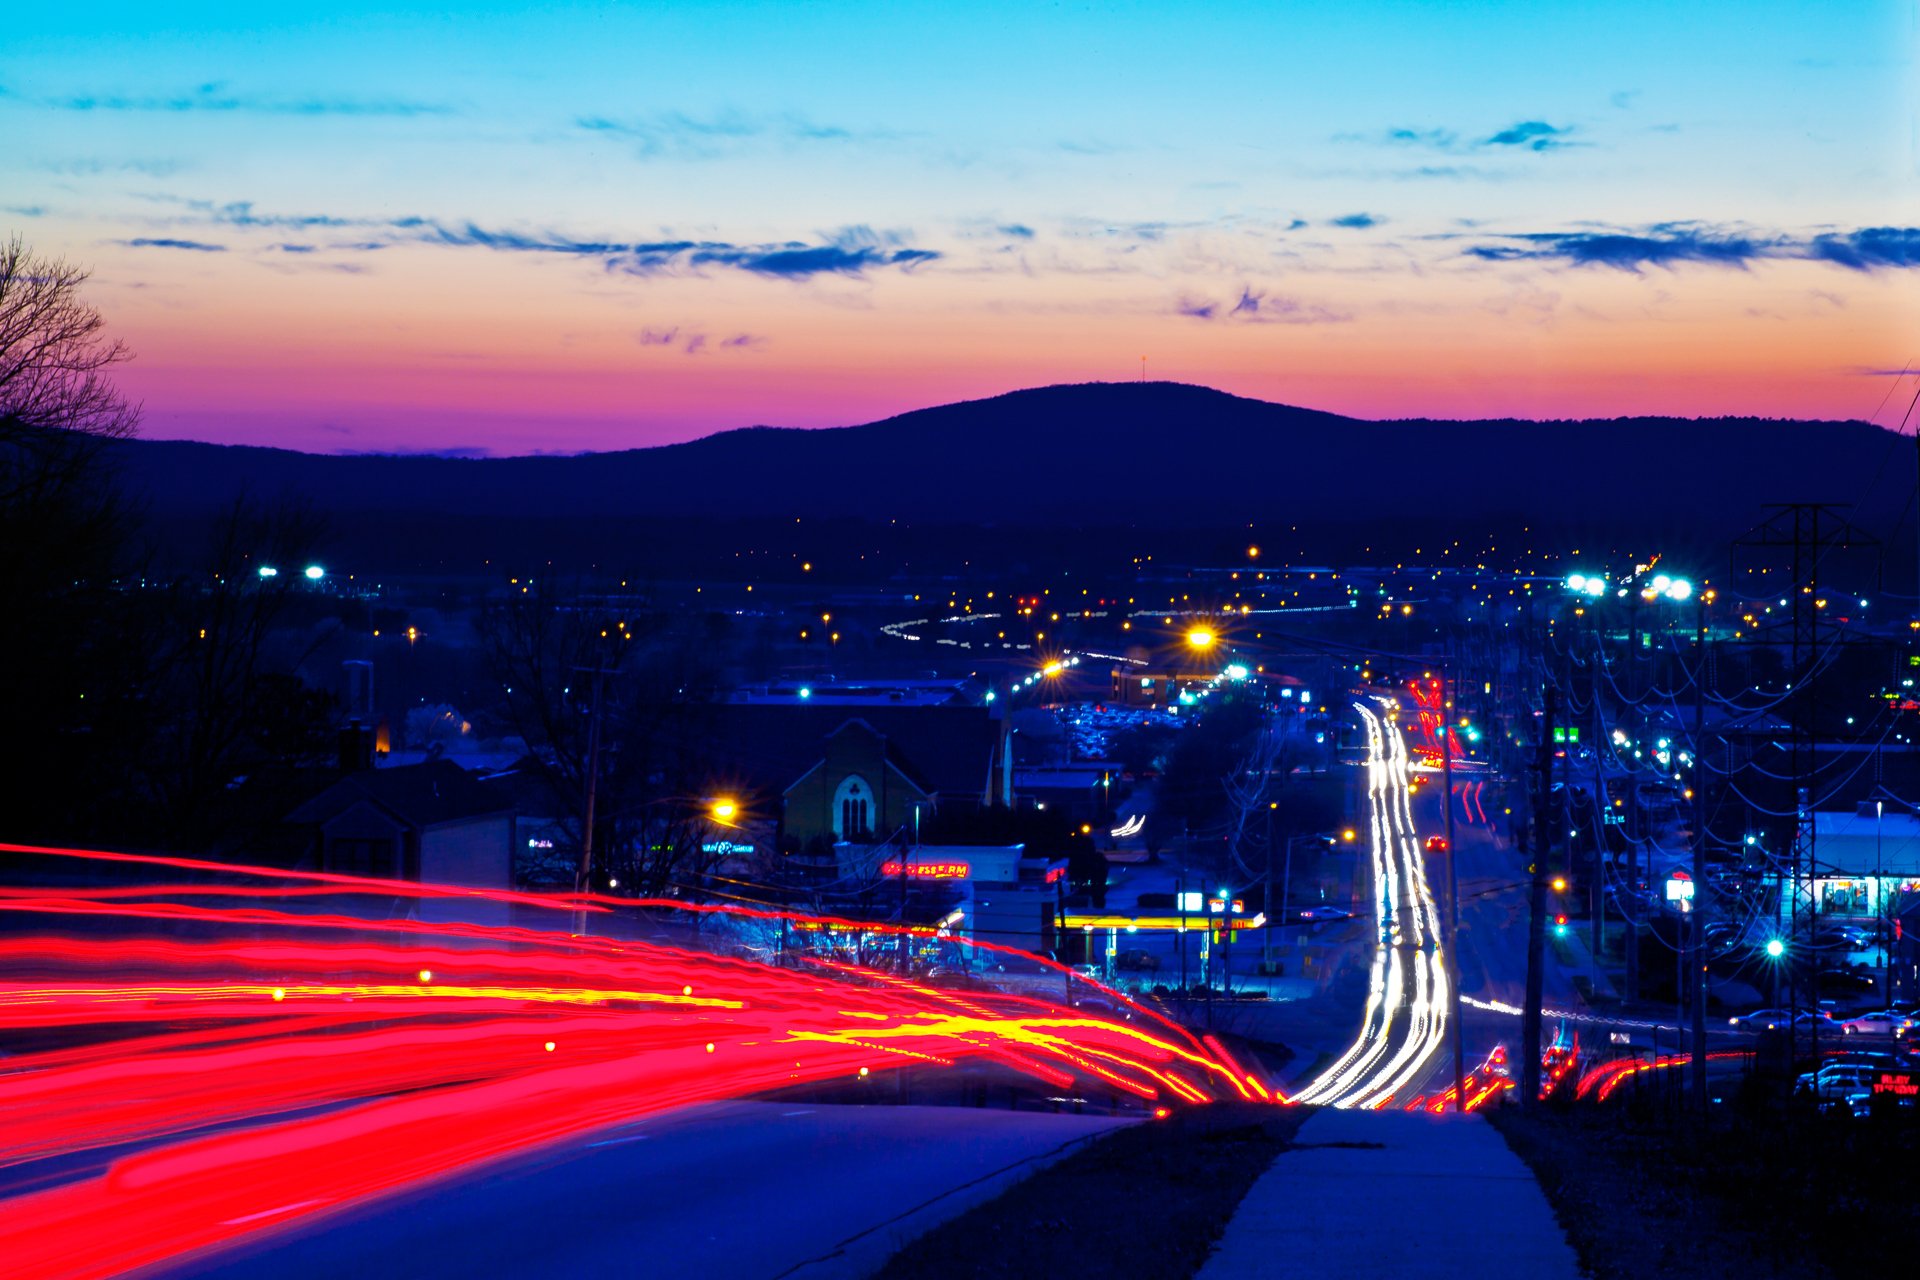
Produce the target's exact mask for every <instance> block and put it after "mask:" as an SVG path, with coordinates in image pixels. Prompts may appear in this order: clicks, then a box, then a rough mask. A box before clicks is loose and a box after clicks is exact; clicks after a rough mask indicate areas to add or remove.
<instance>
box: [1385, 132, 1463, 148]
mask: <svg viewBox="0 0 1920 1280" xmlns="http://www.w3.org/2000/svg"><path fill="white" fill-rule="evenodd" d="M1384 141H1386V142H1389V143H1392V144H1393V145H1395V146H1403V147H1404V146H1419V147H1433V148H1435V149H1436V150H1439V151H1451V150H1452V149H1453V148H1454V147H1455V146H1456V145H1457V144H1458V143H1459V141H1460V135H1459V134H1457V133H1455V132H1454V131H1453V130H1451V129H1404V128H1403V129H1389V130H1387V132H1386V137H1385V139H1384Z"/></svg>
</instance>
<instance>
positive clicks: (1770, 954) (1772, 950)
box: [1767, 938, 1787, 960]
mask: <svg viewBox="0 0 1920 1280" xmlns="http://www.w3.org/2000/svg"><path fill="white" fill-rule="evenodd" d="M1785 954H1787V944H1786V943H1784V942H1782V941H1780V939H1778V938H1769V939H1767V958H1768V959H1770V960H1778V959H1779V958H1780V957H1781V956H1783V955H1785Z"/></svg>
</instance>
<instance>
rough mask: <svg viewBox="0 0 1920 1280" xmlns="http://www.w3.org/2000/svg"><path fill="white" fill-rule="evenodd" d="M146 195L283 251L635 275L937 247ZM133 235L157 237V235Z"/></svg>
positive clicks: (833, 269) (879, 264) (850, 268)
mask: <svg viewBox="0 0 1920 1280" xmlns="http://www.w3.org/2000/svg"><path fill="white" fill-rule="evenodd" d="M143 198H145V199H148V200H151V201H154V202H156V203H160V204H164V205H171V206H174V207H176V208H181V209H185V210H187V211H188V213H189V214H190V215H191V216H190V217H187V218H183V219H177V220H176V222H180V223H188V224H192V223H198V224H201V225H205V224H213V225H218V226H228V227H238V228H243V229H247V230H261V229H266V230H280V231H289V230H291V231H300V232H306V233H308V235H307V236H303V237H302V238H301V240H300V241H298V242H297V243H299V244H301V245H303V246H306V247H304V248H288V247H287V246H286V245H284V244H281V245H276V246H275V248H277V249H279V250H280V251H281V252H292V253H302V252H372V251H375V250H379V249H384V248H388V247H390V246H394V245H401V244H423V245H431V246H436V247H440V248H454V249H489V250H492V251H494V252H497V253H536V254H553V255H556V256H560V257H574V258H597V259H599V260H600V261H601V263H602V265H603V266H604V267H605V268H606V269H607V270H608V271H614V272H619V273H622V274H626V275H635V276H654V275H668V274H698V273H699V272H701V271H702V270H704V269H709V268H720V269H732V270H737V271H744V272H747V273H749V274H752V275H757V276H763V277H768V278H772V279H782V280H808V279H812V278H813V277H815V276H822V275H838V276H860V275H864V274H866V273H867V272H868V271H871V270H878V269H896V270H900V271H912V270H914V269H915V268H918V267H922V266H925V265H926V264H927V263H930V262H935V261H938V260H939V259H940V258H941V256H942V255H941V253H940V252H939V251H938V250H934V249H925V248H920V247H918V246H915V245H910V244H907V243H905V240H904V236H903V235H902V234H900V233H898V232H881V231H875V230H873V229H872V228H870V227H864V226H855V227H845V228H842V229H841V230H839V231H838V232H835V233H833V234H832V235H829V236H824V237H821V238H820V239H819V240H816V241H806V240H782V241H774V242H766V243H750V244H742V243H737V242H734V241H729V240H693V239H658V240H637V241H636V240H610V239H599V238H582V237H579V236H573V235H568V234H566V233H563V232H559V231H552V230H515V229H510V228H490V227H483V226H481V225H480V224H478V223H476V222H472V221H441V220H440V219H437V218H424V217H418V216H408V217H399V218H366V217H345V216H340V215H335V214H319V213H311V214H284V213H263V212H260V211H258V210H256V209H255V207H254V205H253V202H252V201H248V200H233V201H226V202H215V201H210V200H189V199H183V198H181V197H178V196H171V195H149V196H145V197H143ZM328 230H337V231H353V232H356V233H357V234H356V235H354V237H353V238H352V239H350V240H340V241H336V242H334V243H330V244H329V243H319V242H318V238H317V237H312V233H314V232H325V231H328ZM134 243H139V244H156V245H157V244H160V243H162V242H161V241H158V240H155V241H136V242H134ZM182 243H184V242H182Z"/></svg>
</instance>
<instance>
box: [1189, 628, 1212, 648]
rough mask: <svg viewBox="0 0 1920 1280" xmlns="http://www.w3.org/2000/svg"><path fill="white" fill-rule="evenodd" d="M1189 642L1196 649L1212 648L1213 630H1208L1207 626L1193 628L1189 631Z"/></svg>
mask: <svg viewBox="0 0 1920 1280" xmlns="http://www.w3.org/2000/svg"><path fill="white" fill-rule="evenodd" d="M1187 643H1188V644H1190V645H1192V646H1193V647H1194V648H1196V649H1211V648H1212V647H1213V632H1211V631H1209V630H1207V629H1206V628H1205V627H1195V628H1194V629H1193V630H1191V631H1189V632H1187Z"/></svg>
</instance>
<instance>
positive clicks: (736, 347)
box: [636, 325, 767, 356]
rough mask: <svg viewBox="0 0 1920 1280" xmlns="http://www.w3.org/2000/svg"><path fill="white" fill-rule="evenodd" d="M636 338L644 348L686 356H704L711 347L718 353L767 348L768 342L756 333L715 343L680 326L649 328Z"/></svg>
mask: <svg viewBox="0 0 1920 1280" xmlns="http://www.w3.org/2000/svg"><path fill="white" fill-rule="evenodd" d="M636 336H637V337H638V339H639V342H640V345H641V346H643V347H659V348H661V349H662V350H671V351H678V352H679V353H680V354H681V355H685V356H697V355H703V354H705V353H706V352H707V350H708V349H709V347H711V348H712V349H714V350H718V351H747V350H751V349H753V348H755V347H761V346H765V345H766V342H767V340H766V339H765V338H764V337H762V336H760V335H759V334H756V333H736V334H733V335H731V336H729V337H725V338H722V339H720V340H719V341H718V342H713V341H712V340H711V339H710V338H709V337H708V336H707V335H706V333H704V332H703V331H701V330H699V329H687V328H682V327H681V326H679V325H672V326H670V327H668V328H665V329H656V328H653V327H651V326H649V327H647V328H645V329H642V330H641V331H640V332H639V333H638V334H637V335H636Z"/></svg>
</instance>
